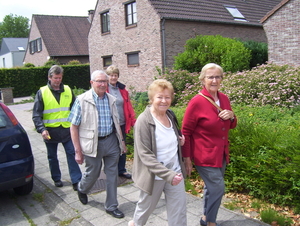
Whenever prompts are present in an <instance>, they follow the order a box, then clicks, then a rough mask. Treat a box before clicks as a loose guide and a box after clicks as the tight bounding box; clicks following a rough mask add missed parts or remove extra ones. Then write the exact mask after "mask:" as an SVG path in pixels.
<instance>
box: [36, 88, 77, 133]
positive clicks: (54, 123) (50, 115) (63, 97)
mask: <svg viewBox="0 0 300 226" xmlns="http://www.w3.org/2000/svg"><path fill="white" fill-rule="evenodd" d="M40 90H41V94H42V99H43V102H44V111H43V122H44V125H45V127H59V126H63V127H64V128H69V127H70V126H71V123H70V122H68V121H67V119H68V116H69V114H70V104H71V102H72V91H71V88H70V87H69V86H67V85H64V92H62V93H61V94H60V103H58V102H57V100H56V99H55V97H54V96H53V94H52V92H51V90H50V88H49V87H48V85H46V86H43V87H41V88H40Z"/></svg>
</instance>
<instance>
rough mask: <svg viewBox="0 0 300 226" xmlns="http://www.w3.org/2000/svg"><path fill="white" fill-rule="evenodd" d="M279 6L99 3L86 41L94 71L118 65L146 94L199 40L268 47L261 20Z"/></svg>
mask: <svg viewBox="0 0 300 226" xmlns="http://www.w3.org/2000/svg"><path fill="white" fill-rule="evenodd" d="M279 2H280V1H279V0H272V1H271V0H268V1H267V0H262V1H259V2H258V1H254V0H247V1H240V0H232V1H230V2H228V1H225V0H223V1H182V0H173V1H157V0H156V1H155V0H129V1H122V0H110V1H107V0H104V1H98V3H97V5H96V8H95V14H94V15H95V16H94V18H93V21H92V24H91V28H90V32H89V37H88V39H89V54H90V67H91V71H94V70H96V69H105V68H106V67H107V66H109V65H110V64H114V65H116V66H118V67H119V69H120V81H121V82H124V83H125V84H126V85H127V88H128V89H131V88H132V89H134V90H135V91H144V90H145V89H146V88H147V86H148V85H149V83H151V81H153V79H154V77H155V76H157V75H158V72H157V68H159V69H162V70H163V69H165V68H172V66H173V63H174V56H176V55H177V54H178V53H181V52H183V51H184V45H185V43H186V41H187V40H188V39H190V38H193V37H195V36H196V35H222V36H224V37H229V38H240V39H241V40H244V41H246V40H254V41H259V42H267V38H266V35H265V32H264V30H263V27H262V24H260V22H259V21H260V19H261V18H262V17H263V16H264V15H265V14H266V13H267V12H268V11H270V10H271V9H272V8H273V7H274V6H275V5H276V4H278V3H279Z"/></svg>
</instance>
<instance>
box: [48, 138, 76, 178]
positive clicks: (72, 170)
mask: <svg viewBox="0 0 300 226" xmlns="http://www.w3.org/2000/svg"><path fill="white" fill-rule="evenodd" d="M45 144H46V147H47V153H48V162H49V168H50V172H51V178H52V180H53V181H59V180H61V172H60V169H59V161H58V159H57V146H58V143H45ZM62 145H63V146H64V149H65V152H66V156H67V162H68V168H69V174H70V177H71V181H72V184H75V183H78V182H79V181H80V179H81V170H80V168H79V166H78V163H77V162H76V161H75V150H74V146H73V143H72V140H71V139H70V140H69V141H67V142H64V143H62Z"/></svg>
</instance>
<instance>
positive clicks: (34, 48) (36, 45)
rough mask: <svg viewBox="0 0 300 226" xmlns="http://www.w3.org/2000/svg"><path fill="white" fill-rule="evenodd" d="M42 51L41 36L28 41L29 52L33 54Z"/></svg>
mask: <svg viewBox="0 0 300 226" xmlns="http://www.w3.org/2000/svg"><path fill="white" fill-rule="evenodd" d="M41 51H42V38H37V39H34V40H32V41H30V42H29V52H30V54H34V53H36V52H41Z"/></svg>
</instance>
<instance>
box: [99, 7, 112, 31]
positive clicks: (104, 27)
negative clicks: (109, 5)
mask: <svg viewBox="0 0 300 226" xmlns="http://www.w3.org/2000/svg"><path fill="white" fill-rule="evenodd" d="M104 16H106V18H104ZM100 23H101V34H106V33H110V15H109V10H105V11H102V12H100Z"/></svg>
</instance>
